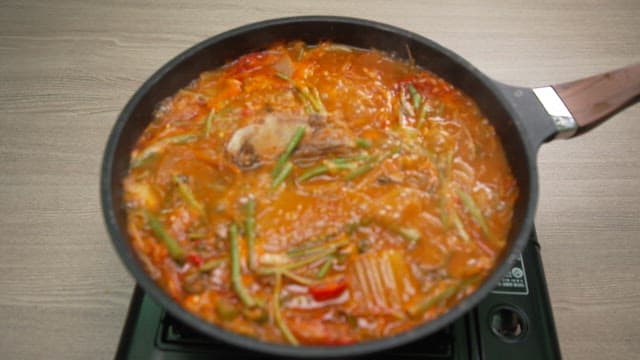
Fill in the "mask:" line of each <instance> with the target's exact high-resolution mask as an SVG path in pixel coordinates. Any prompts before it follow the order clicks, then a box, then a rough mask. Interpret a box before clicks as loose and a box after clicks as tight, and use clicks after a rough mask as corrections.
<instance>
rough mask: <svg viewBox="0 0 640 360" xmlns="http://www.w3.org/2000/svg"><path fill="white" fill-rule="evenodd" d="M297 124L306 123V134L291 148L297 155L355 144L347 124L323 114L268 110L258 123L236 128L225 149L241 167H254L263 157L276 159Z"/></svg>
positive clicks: (323, 152)
mask: <svg viewBox="0 0 640 360" xmlns="http://www.w3.org/2000/svg"><path fill="white" fill-rule="evenodd" d="M299 126H304V127H305V136H304V137H303V138H302V141H301V142H300V144H299V145H298V147H297V148H296V151H295V152H294V156H295V157H296V158H303V159H304V158H313V157H320V156H325V155H327V154H340V153H345V152H348V151H349V150H351V149H352V148H353V147H354V146H355V142H354V140H353V136H352V135H351V132H350V131H349V129H348V127H347V126H346V124H344V123H343V122H341V121H337V120H334V121H332V122H329V121H328V118H327V116H326V115H319V114H312V115H299V114H286V113H268V114H266V115H264V116H263V118H262V119H260V120H258V123H254V124H251V125H247V126H245V127H243V128H240V129H238V130H236V131H235V132H234V133H233V135H232V136H231V139H230V140H229V142H228V143H227V146H226V150H227V152H228V153H229V155H230V156H231V157H232V159H233V161H234V162H235V163H236V164H237V165H238V166H240V167H241V168H243V169H251V168H255V167H257V166H260V164H262V163H263V162H265V161H274V160H276V159H277V158H278V157H279V156H280V155H281V154H282V153H283V152H284V151H285V149H286V148H287V145H288V144H289V141H290V140H291V138H292V137H293V134H294V133H295V132H296V129H297V128H298V127H299Z"/></svg>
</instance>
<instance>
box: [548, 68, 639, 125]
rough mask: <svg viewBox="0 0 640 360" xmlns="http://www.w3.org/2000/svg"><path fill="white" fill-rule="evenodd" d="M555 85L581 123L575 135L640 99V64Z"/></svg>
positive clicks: (577, 120)
mask: <svg viewBox="0 0 640 360" xmlns="http://www.w3.org/2000/svg"><path fill="white" fill-rule="evenodd" d="M552 87H553V88H554V89H555V91H556V92H557V94H558V96H560V98H561V99H562V101H563V102H564V104H565V105H566V107H567V109H568V110H569V111H570V112H571V115H573V118H574V119H575V121H576V123H577V125H578V130H577V132H576V134H575V135H580V134H583V133H585V132H587V131H588V130H591V129H593V128H594V127H596V126H598V125H599V124H601V123H602V122H603V121H605V120H607V119H608V118H609V117H611V116H612V115H614V114H615V113H617V112H618V111H620V110H622V109H624V108H626V107H628V106H630V105H633V104H634V103H636V102H637V101H638V100H639V99H640V63H638V64H635V65H631V66H628V67H625V68H622V69H618V70H614V71H611V72H607V73H604V74H600V75H595V76H591V77H588V78H585V79H581V80H576V81H572V82H568V83H564V84H558V85H552Z"/></svg>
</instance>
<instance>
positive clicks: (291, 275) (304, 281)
mask: <svg viewBox="0 0 640 360" xmlns="http://www.w3.org/2000/svg"><path fill="white" fill-rule="evenodd" d="M282 275H284V276H286V277H288V278H290V279H291V280H294V281H296V282H299V283H300V284H302V285H307V286H309V285H313V284H315V283H316V281H315V280H312V279H308V278H306V277H304V276H300V275H298V274H295V273H292V272H291V271H289V270H283V271H282Z"/></svg>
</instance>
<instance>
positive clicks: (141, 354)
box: [116, 231, 560, 360]
mask: <svg viewBox="0 0 640 360" xmlns="http://www.w3.org/2000/svg"><path fill="white" fill-rule="evenodd" d="M231 356H233V357H240V358H242V359H252V358H254V359H257V358H262V359H263V358H267V356H265V355H264V354H260V353H255V352H249V351H247V350H243V349H240V348H237V347H234V346H232V345H228V344H226V343H223V342H221V341H218V340H215V339H211V338H209V337H206V336H204V335H201V334H199V333H197V332H195V331H194V330H192V329H191V328H189V327H188V326H186V325H184V324H182V323H180V322H179V321H178V320H176V319H174V318H173V317H171V315H169V314H168V313H166V312H165V311H164V310H163V309H162V308H161V307H160V306H159V305H157V304H156V303H155V302H154V301H153V300H152V299H151V298H150V297H149V296H146V295H145V293H144V292H143V291H142V290H141V289H140V288H139V287H137V286H136V289H135V291H134V294H133V298H132V300H131V305H130V308H129V314H128V316H127V321H126V323H125V326H124V329H123V332H122V336H121V338H120V344H119V346H118V352H117V353H116V358H117V359H171V360H192V359H217V358H220V359H226V358H230V357H231ZM359 358H362V359H366V358H371V359H377V358H385V359H425V360H431V359H434V360H435V359H438V360H481V359H487V360H493V359H521V360H534V359H535V360H538V359H544V360H555V359H560V348H559V345H558V339H557V336H556V330H555V326H554V322H553V314H552V313H551V306H550V303H549V296H548V292H547V285H546V281H545V278H544V271H543V268H542V261H541V259H540V246H539V244H538V241H537V238H536V234H535V231H534V232H532V234H531V238H530V241H529V243H528V245H527V247H526V248H525V251H524V252H523V253H522V255H521V257H520V258H519V259H518V260H517V261H516V263H515V264H514V266H513V267H512V269H511V271H510V272H509V273H508V274H507V276H505V278H504V279H503V280H502V281H501V282H500V284H499V285H498V287H496V289H494V291H493V292H491V293H490V294H489V295H488V296H487V297H486V298H485V299H484V300H483V301H482V302H481V303H480V304H479V305H478V306H477V307H476V308H475V309H473V310H471V311H470V312H469V313H467V314H466V315H464V316H463V317H461V318H460V319H458V320H457V321H455V322H453V323H452V324H450V325H449V326H447V327H446V328H444V329H442V330H441V331H439V332H437V333H435V334H433V335H430V336H429V337H426V338H423V339H420V340H418V341H416V342H413V343H410V344H407V345H404V346H402V347H398V348H395V349H391V350H387V351H385V352H383V353H376V354H372V355H369V356H364V357H359Z"/></svg>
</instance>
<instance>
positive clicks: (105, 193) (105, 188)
mask: <svg viewBox="0 0 640 360" xmlns="http://www.w3.org/2000/svg"><path fill="white" fill-rule="evenodd" d="M310 22H320V23H344V24H349V25H356V26H361V27H363V28H375V29H377V30H380V31H383V32H390V33H393V34H395V35H398V36H402V37H405V38H408V39H411V40H414V41H416V42H418V43H420V44H422V45H424V46H429V47H432V48H435V50H437V51H439V52H441V53H442V54H444V55H445V56H446V57H447V58H448V59H449V60H451V61H452V62H455V63H456V65H458V66H461V67H463V68H464V69H466V70H467V71H469V72H471V73H473V74H474V75H475V76H477V77H478V80H479V81H480V82H481V83H482V85H484V86H485V87H487V88H488V89H490V90H491V92H492V93H493V95H494V96H495V97H496V98H497V99H498V101H499V102H500V103H501V104H502V105H503V107H504V109H505V111H506V112H507V113H508V114H509V115H510V117H511V118H512V119H518V118H519V116H518V113H517V112H516V111H515V109H514V108H513V107H512V105H511V104H510V103H509V101H507V99H506V98H505V96H504V94H503V93H502V92H501V91H500V90H499V84H498V83H496V82H494V81H493V80H491V79H490V78H488V77H487V76H485V75H484V74H483V73H482V72H480V71H479V70H478V69H476V68H475V67H474V66H473V65H472V64H471V63H469V62H467V61H466V60H465V59H463V58H462V57H460V56H459V55H457V54H455V53H454V52H452V51H451V50H449V49H447V48H445V47H443V46H441V45H439V44H437V43H436V42H434V41H432V40H430V39H428V38H425V37H423V36H421V35H418V34H415V33H412V32H410V31H407V30H404V29H401V28H398V27H395V26H391V25H387V24H383V23H379V22H374V21H371V20H365V19H358V18H351V17H339V16H297V17H284V18H276V19H270V20H265V21H260V22H255V23H251V24H247V25H244V26H241V27H237V28H234V29H231V30H229V31H226V32H223V33H221V34H218V35H215V36H212V37H210V38H208V39H206V40H204V41H201V42H199V43H198V44H196V45H194V46H192V47H190V48H188V49H187V50H185V51H183V52H182V53H180V54H179V55H177V56H176V57H174V58H173V59H171V60H170V61H168V62H167V63H166V64H164V65H163V66H162V67H161V68H160V69H158V70H157V71H156V72H155V73H154V74H153V75H151V76H150V77H149V78H148V80H146V81H145V82H144V83H143V84H142V85H141V86H140V87H139V88H138V89H137V90H136V92H135V94H134V95H133V96H132V97H131V98H130V100H129V101H128V103H127V104H126V105H125V107H124V108H123V110H122V111H121V113H120V114H119V116H118V118H117V120H116V123H115V124H114V126H113V128H112V131H111V133H110V135H109V138H108V142H107V145H106V148H105V152H104V156H103V161H102V167H101V179H100V195H101V205H102V212H103V218H104V222H105V225H106V227H107V230H108V233H109V235H110V239H111V242H112V244H113V246H114V247H115V249H116V251H117V253H118V254H119V256H120V259H121V260H122V262H123V263H124V265H125V267H126V268H127V270H128V271H129V272H130V273H131V275H133V277H134V278H135V279H136V281H137V282H138V283H139V284H140V286H141V287H142V288H143V289H144V291H145V292H146V293H147V294H149V295H150V296H151V297H152V298H153V299H154V301H156V302H158V303H159V304H160V305H161V306H162V307H163V308H164V309H165V310H167V311H168V312H169V313H171V314H172V315H173V316H175V317H176V318H178V319H179V320H181V321H183V322H184V323H186V324H188V325H189V326H191V327H193V328H194V329H195V330H197V331H199V332H201V333H203V334H205V335H208V336H211V337H214V338H217V339H220V340H223V341H225V342H226V343H229V344H232V345H235V346H239V347H242V348H243V349H247V350H252V351H259V352H263V353H267V354H271V355H278V356H293V357H308V358H320V357H322V358H328V357H344V356H354V355H364V354H369V353H373V352H378V351H383V350H387V349H391V348H395V347H398V346H400V345H404V344H407V343H410V342H413V341H416V340H418V339H420V338H423V337H425V336H427V335H429V334H432V333H434V332H436V331H438V330H440V329H442V328H443V327H445V326H446V325H448V324H450V323H452V322H453V321H454V320H455V319H457V318H459V317H461V316H462V315H464V314H466V313H467V312H468V311H469V310H471V309H472V308H474V307H475V306H476V305H477V304H478V303H479V302H480V301H481V300H482V299H483V298H484V297H486V295H487V294H488V293H489V292H490V291H491V290H492V289H493V288H494V287H495V285H497V283H498V281H500V279H501V278H502V277H503V276H504V274H505V273H506V272H507V271H508V269H509V268H510V267H511V263H512V262H513V261H514V260H515V258H516V256H517V254H520V253H521V252H522V251H523V249H524V246H525V245H526V243H527V240H528V236H529V233H530V232H531V230H532V226H533V220H532V219H533V214H534V213H535V207H536V202H537V198H538V181H537V178H538V176H537V167H536V163H535V149H533V148H532V147H531V146H527V139H526V137H525V136H522V139H521V140H522V142H523V143H524V146H523V149H524V155H525V156H524V157H525V158H526V161H527V165H526V166H527V171H528V173H529V187H528V189H526V191H527V192H528V195H529V199H528V202H527V205H526V210H525V214H524V216H523V222H522V224H521V227H520V229H519V230H518V232H517V236H516V237H515V239H514V240H513V241H512V242H511V244H510V247H509V248H505V250H504V254H505V256H507V255H508V257H507V258H503V259H502V262H501V263H500V264H499V265H498V266H496V267H495V268H494V270H493V272H492V273H491V274H490V275H489V276H488V277H487V279H486V280H485V282H484V284H482V285H481V286H480V287H479V288H478V289H476V291H474V292H473V293H472V294H471V295H469V296H467V297H466V298H465V299H463V300H462V301H460V302H459V303H458V304H456V305H455V306H454V307H452V308H451V309H449V310H448V311H447V312H446V313H444V314H442V315H441V316H439V317H437V318H436V319H434V320H432V321H429V322H427V323H424V324H422V325H419V326H417V327H414V328H413V329H411V330H408V331H405V332H402V333H399V334H397V335H394V336H390V337H385V338H381V339H377V340H372V341H367V342H361V343H357V344H353V345H343V346H339V347H329V346H300V347H294V346H291V345H284V344H275V343H268V342H265V341H261V340H259V339H256V338H251V337H247V336H243V335H239V334H236V333H233V332H231V331H228V330H225V329H223V328H221V327H218V326H217V325H215V324H211V323H208V322H206V321H205V320H203V319H201V318H199V317H197V316H195V315H193V314H191V313H189V312H188V311H186V310H185V309H183V308H182V307H181V306H180V305H179V304H178V303H177V302H175V301H173V300H172V299H171V298H170V297H169V296H168V295H167V294H166V293H165V292H164V291H163V290H162V289H161V288H160V287H159V286H158V285H157V284H156V283H155V281H153V280H152V279H151V277H150V276H149V275H148V274H147V273H146V272H145V271H144V269H142V267H141V266H140V264H139V262H138V260H137V258H136V257H135V254H134V253H133V251H132V249H131V248H130V246H129V240H128V236H126V235H125V233H124V232H123V231H122V230H123V229H120V227H119V225H118V222H117V220H116V214H115V210H114V209H116V208H117V207H119V206H121V204H114V203H113V196H112V195H113V192H112V190H113V189H112V186H111V184H112V178H113V164H114V162H115V161H116V158H115V153H116V147H117V145H118V141H119V139H120V136H121V135H122V133H123V129H124V126H125V124H126V123H127V121H129V119H130V116H131V113H132V112H133V111H134V109H135V108H136V106H137V105H138V104H139V103H140V102H141V101H142V99H143V98H144V97H145V96H146V94H147V93H148V91H149V90H150V89H151V88H152V87H153V86H154V85H155V84H156V83H158V82H159V81H160V80H161V79H162V78H163V77H164V76H165V75H166V74H167V73H168V72H170V71H171V70H172V69H173V68H174V67H176V66H177V65H178V64H180V63H182V62H184V61H186V60H187V59H189V58H190V57H191V56H193V55H195V54H197V53H198V52H200V51H202V50H204V49H205V48H207V47H208V46H211V45H212V44H215V43H217V42H220V41H223V40H225V39H228V38H232V37H234V36H238V35H241V34H243V33H246V32H251V31H255V30H258V29H264V28H268V27H273V26H279V25H290V24H302V23H310ZM382 50H384V49H382ZM513 123H514V125H515V126H516V127H517V132H518V133H519V134H521V135H522V134H526V130H525V129H523V126H522V125H521V124H520V121H513ZM522 190H524V189H522ZM512 231H513V230H512Z"/></svg>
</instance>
